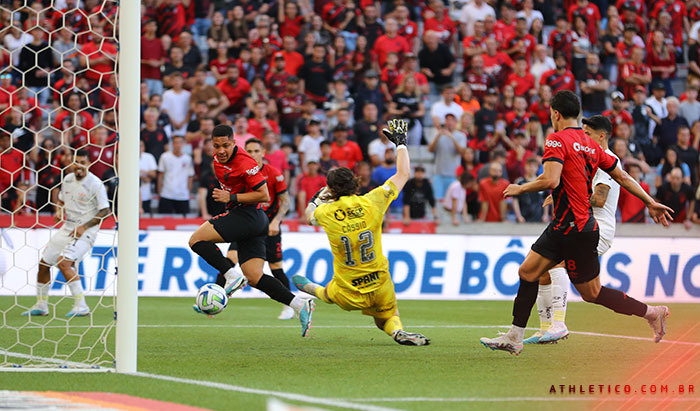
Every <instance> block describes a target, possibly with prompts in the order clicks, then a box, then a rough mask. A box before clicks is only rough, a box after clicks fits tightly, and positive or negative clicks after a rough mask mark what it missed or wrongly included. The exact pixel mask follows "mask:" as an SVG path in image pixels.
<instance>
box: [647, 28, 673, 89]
mask: <svg viewBox="0 0 700 411" xmlns="http://www.w3.org/2000/svg"><path fill="white" fill-rule="evenodd" d="M647 64H648V65H649V69H650V70H651V79H652V81H661V82H662V83H663V84H664V86H666V95H667V96H672V95H673V89H672V88H671V80H672V79H674V78H676V55H675V53H673V51H672V50H671V49H670V48H669V47H668V46H667V45H666V42H665V38H664V33H662V32H661V31H660V30H654V32H653V33H652V38H651V47H648V48H647Z"/></svg>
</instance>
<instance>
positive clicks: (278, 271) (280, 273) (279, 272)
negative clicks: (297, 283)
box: [272, 268, 290, 290]
mask: <svg viewBox="0 0 700 411" xmlns="http://www.w3.org/2000/svg"><path fill="white" fill-rule="evenodd" d="M272 275H273V276H275V278H276V279H278V280H280V282H281V283H282V285H283V286H285V287H286V288H287V290H289V289H290V288H289V278H288V277H287V275H286V274H285V273H284V268H275V269H273V270H272Z"/></svg>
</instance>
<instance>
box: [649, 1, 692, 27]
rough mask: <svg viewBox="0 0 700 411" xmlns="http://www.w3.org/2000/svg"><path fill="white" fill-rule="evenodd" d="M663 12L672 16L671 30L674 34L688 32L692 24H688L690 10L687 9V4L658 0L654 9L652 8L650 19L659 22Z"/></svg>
mask: <svg viewBox="0 0 700 411" xmlns="http://www.w3.org/2000/svg"><path fill="white" fill-rule="evenodd" d="M663 12H666V13H668V14H669V15H670V16H671V28H672V30H673V32H674V33H683V32H687V31H688V29H689V28H690V23H689V22H688V17H687V16H688V10H687V9H686V7H685V2H683V1H679V0H657V1H656V4H654V7H652V8H651V13H649V17H650V18H652V19H656V20H658V19H659V16H660V14H661V13H663Z"/></svg>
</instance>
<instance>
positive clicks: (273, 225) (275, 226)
mask: <svg viewBox="0 0 700 411" xmlns="http://www.w3.org/2000/svg"><path fill="white" fill-rule="evenodd" d="M279 233H280V222H279V221H276V220H272V221H271V222H270V227H269V228H268V229H267V235H277V234H279Z"/></svg>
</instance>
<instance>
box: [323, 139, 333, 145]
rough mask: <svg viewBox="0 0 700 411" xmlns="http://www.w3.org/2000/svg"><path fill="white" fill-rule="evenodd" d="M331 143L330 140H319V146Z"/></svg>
mask: <svg viewBox="0 0 700 411" xmlns="http://www.w3.org/2000/svg"><path fill="white" fill-rule="evenodd" d="M332 145H333V143H331V142H330V140H323V141H321V146H332Z"/></svg>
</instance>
